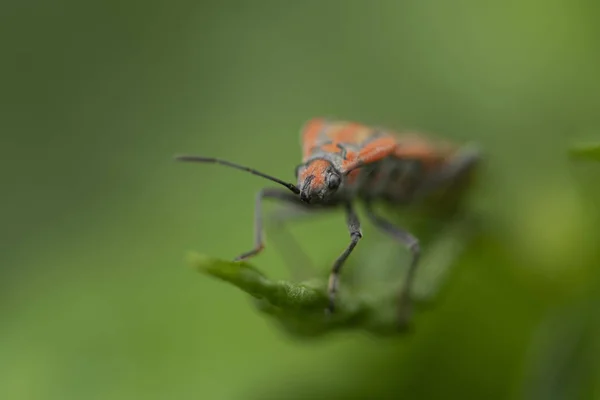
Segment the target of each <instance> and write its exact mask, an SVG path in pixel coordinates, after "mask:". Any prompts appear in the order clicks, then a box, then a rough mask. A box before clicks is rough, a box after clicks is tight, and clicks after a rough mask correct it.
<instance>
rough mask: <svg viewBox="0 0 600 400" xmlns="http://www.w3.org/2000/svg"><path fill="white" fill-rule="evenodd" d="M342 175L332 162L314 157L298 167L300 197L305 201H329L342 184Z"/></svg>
mask: <svg viewBox="0 0 600 400" xmlns="http://www.w3.org/2000/svg"><path fill="white" fill-rule="evenodd" d="M342 180H343V177H342V175H341V173H340V172H339V171H338V170H336V168H335V167H334V166H333V164H332V163H331V162H330V161H328V160H324V159H315V160H312V161H310V162H308V163H307V164H304V165H302V166H300V167H299V168H298V188H299V189H300V198H301V199H302V201H304V202H307V203H327V202H330V201H331V200H332V199H333V197H334V195H335V193H336V192H337V190H338V189H339V188H340V186H341V185H342Z"/></svg>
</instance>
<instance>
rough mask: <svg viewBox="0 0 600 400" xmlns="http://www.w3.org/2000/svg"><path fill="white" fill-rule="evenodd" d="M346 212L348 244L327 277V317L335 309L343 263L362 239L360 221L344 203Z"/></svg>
mask: <svg viewBox="0 0 600 400" xmlns="http://www.w3.org/2000/svg"><path fill="white" fill-rule="evenodd" d="M345 211H346V224H347V226H348V231H349V233H350V244H349V245H348V247H346V249H345V250H344V251H343V253H342V254H341V255H340V256H339V257H338V258H337V259H336V260H335V262H334V264H333V267H332V269H331V274H330V275H329V284H328V286H327V292H328V295H329V306H328V307H327V309H326V310H325V311H326V313H327V314H328V315H329V314H331V313H333V311H334V309H335V295H336V293H337V288H338V283H339V275H340V270H341V269H342V266H343V265H344V262H345V261H346V259H347V258H348V256H350V253H352V250H354V248H355V247H356V245H357V244H358V241H359V240H360V239H361V238H362V232H361V229H360V221H359V220H358V216H357V215H356V212H355V211H354V207H352V204H350V203H346V206H345Z"/></svg>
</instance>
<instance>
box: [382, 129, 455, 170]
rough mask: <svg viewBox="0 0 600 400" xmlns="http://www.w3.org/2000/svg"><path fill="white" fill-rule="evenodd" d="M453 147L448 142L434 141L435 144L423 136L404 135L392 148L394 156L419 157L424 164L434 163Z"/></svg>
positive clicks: (440, 159) (447, 153)
mask: <svg viewBox="0 0 600 400" xmlns="http://www.w3.org/2000/svg"><path fill="white" fill-rule="evenodd" d="M453 149H454V146H452V145H450V144H448V143H436V144H435V145H434V144H433V143H431V142H429V141H427V140H426V139H424V138H419V137H416V136H414V137H406V138H403V139H402V140H400V141H399V142H398V145H397V147H396V149H395V150H394V157H397V158H412V159H419V160H422V161H423V162H425V163H426V164H434V163H437V162H439V161H442V160H443V159H444V158H445V157H446V156H448V155H449V154H450V153H451V152H452V151H453Z"/></svg>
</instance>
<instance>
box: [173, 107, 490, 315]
mask: <svg viewBox="0 0 600 400" xmlns="http://www.w3.org/2000/svg"><path fill="white" fill-rule="evenodd" d="M301 137H302V155H303V158H302V164H300V165H299V166H297V167H296V178H297V184H296V185H294V184H292V183H287V182H285V181H282V180H280V179H277V178H275V177H273V176H270V175H267V174H264V173H262V172H259V171H257V170H254V169H252V168H248V167H244V166H242V165H239V164H235V163H232V162H229V161H226V160H221V159H216V158H206V157H198V156H185V155H184V156H177V157H176V159H178V160H181V161H192V162H207V163H218V164H222V165H226V166H229V167H233V168H237V169H241V170H244V171H247V172H250V173H252V174H254V175H258V176H261V177H263V178H266V179H268V180H271V181H273V182H276V183H278V184H280V185H282V186H285V187H286V188H287V189H288V190H283V189H277V188H265V189H262V190H261V191H260V192H259V193H258V195H257V198H256V210H255V246H254V248H253V249H252V250H250V251H248V252H246V253H243V254H242V255H240V256H238V257H237V258H236V259H235V260H236V261H239V260H243V259H247V258H249V257H252V256H255V255H256V254H258V253H259V252H260V251H261V250H263V248H264V244H263V218H262V201H263V199H267V198H269V199H275V200H279V201H283V202H287V203H291V204H293V205H295V206H296V207H302V208H306V209H309V210H316V209H320V210H323V209H328V208H332V207H339V206H342V207H343V208H344V210H345V213H346V223H347V226H348V231H349V233H350V243H349V244H348V246H347V247H346V249H345V250H344V251H343V252H342V254H341V255H340V256H339V257H338V258H337V259H336V260H335V262H334V263H333V267H332V270H331V274H330V279H329V284H328V295H329V306H328V308H327V309H326V311H327V312H328V313H330V312H333V311H334V306H335V294H336V291H337V287H338V277H339V274H340V270H341V268H342V266H343V265H344V262H345V261H346V259H347V258H348V256H349V255H350V253H351V252H352V250H353V249H354V247H355V246H356V245H357V243H358V242H359V240H360V239H361V238H362V232H361V227H360V221H359V219H358V217H357V214H356V212H355V208H354V204H355V203H356V202H357V201H361V202H362V203H363V204H364V206H365V208H366V214H367V216H368V218H369V219H370V220H371V222H372V223H373V224H374V225H375V226H376V227H378V228H380V229H381V230H382V231H384V232H386V233H387V234H389V235H390V236H392V237H393V238H394V239H395V240H397V241H398V242H400V243H402V244H403V245H404V246H406V247H407V248H408V249H409V251H410V252H411V254H412V258H411V263H410V265H409V268H408V271H407V276H406V279H405V280H404V283H403V286H402V289H401V293H400V312H401V314H400V316H401V320H402V322H407V321H408V318H409V316H410V309H411V303H412V301H411V298H410V291H411V285H412V283H413V278H414V275H415V271H416V268H417V265H418V262H419V256H420V247H419V240H418V239H417V238H416V237H415V236H413V235H412V234H411V233H410V232H408V231H406V230H405V229H403V228H401V227H399V226H395V225H393V224H392V223H391V222H389V221H388V220H386V219H385V218H383V217H382V216H380V215H378V214H377V213H376V212H375V211H374V208H373V204H374V203H375V202H377V201H381V202H385V203H388V204H390V205H396V206H404V205H408V204H410V203H412V202H415V201H417V200H419V199H422V198H423V197H426V196H427V195H428V194H430V193H432V192H435V191H437V190H438V189H442V188H448V189H452V188H453V187H456V186H458V185H459V184H460V183H464V181H465V179H464V178H466V177H467V176H468V175H469V173H470V172H471V171H472V170H473V168H474V167H475V166H476V165H477V164H478V161H479V159H480V156H479V152H478V150H477V149H476V148H473V147H469V146H463V147H459V146H455V145H452V144H450V143H445V142H441V141H431V140H428V139H426V138H424V137H423V136H422V135H419V134H413V133H404V134H397V133H394V132H391V131H388V130H386V129H377V128H372V127H368V126H365V125H362V124H358V123H353V122H344V121H332V120H326V119H321V118H320V119H313V120H311V121H309V122H308V123H307V124H306V125H305V126H304V127H303V129H302V131H301Z"/></svg>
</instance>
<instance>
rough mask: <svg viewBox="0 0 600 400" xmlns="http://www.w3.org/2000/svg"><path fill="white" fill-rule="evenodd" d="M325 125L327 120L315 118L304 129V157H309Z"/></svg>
mask: <svg viewBox="0 0 600 400" xmlns="http://www.w3.org/2000/svg"><path fill="white" fill-rule="evenodd" d="M324 126H325V120H324V119H323V118H315V119H312V120H310V121H308V122H307V123H306V125H305V126H304V128H303V129H302V155H303V157H308V156H309V155H310V153H311V152H312V149H313V147H314V146H315V144H316V142H317V139H318V137H319V134H320V133H321V130H322V129H323V127H324Z"/></svg>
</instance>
